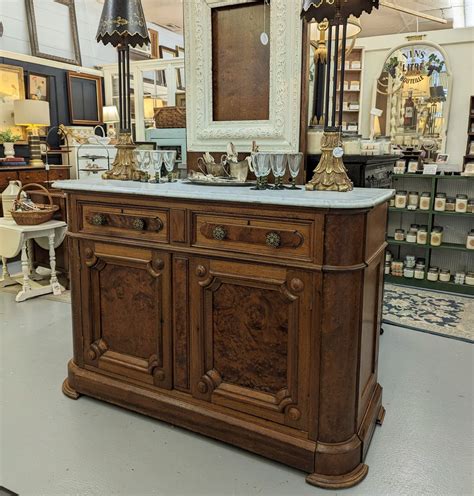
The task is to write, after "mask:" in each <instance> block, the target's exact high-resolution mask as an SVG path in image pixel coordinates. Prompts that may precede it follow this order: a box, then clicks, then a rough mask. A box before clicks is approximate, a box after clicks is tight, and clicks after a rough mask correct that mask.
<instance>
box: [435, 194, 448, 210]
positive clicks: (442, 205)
mask: <svg viewBox="0 0 474 496" xmlns="http://www.w3.org/2000/svg"><path fill="white" fill-rule="evenodd" d="M434 209H435V210H436V212H444V211H445V209H446V194H445V193H436V197H435V202H434Z"/></svg>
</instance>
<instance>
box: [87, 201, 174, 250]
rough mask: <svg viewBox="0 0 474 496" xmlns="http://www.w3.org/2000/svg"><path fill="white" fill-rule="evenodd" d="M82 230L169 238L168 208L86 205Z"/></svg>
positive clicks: (140, 236)
mask: <svg viewBox="0 0 474 496" xmlns="http://www.w3.org/2000/svg"><path fill="white" fill-rule="evenodd" d="M81 217H82V218H81V226H80V229H81V231H82V232H87V233H93V234H103V235H106V236H118V237H123V238H133V239H146V240H149V241H158V242H161V243H167V242H168V230H169V228H168V226H169V220H168V211H167V210H158V209H156V210H155V209H141V208H130V207H124V208H120V207H112V206H107V205H87V204H85V205H82V216H81Z"/></svg>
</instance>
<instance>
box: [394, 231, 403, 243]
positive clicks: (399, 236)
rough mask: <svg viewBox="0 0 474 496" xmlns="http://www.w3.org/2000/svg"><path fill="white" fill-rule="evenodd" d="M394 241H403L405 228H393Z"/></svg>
mask: <svg viewBox="0 0 474 496" xmlns="http://www.w3.org/2000/svg"><path fill="white" fill-rule="evenodd" d="M393 237H394V239H395V241H405V229H395V234H394V236H393Z"/></svg>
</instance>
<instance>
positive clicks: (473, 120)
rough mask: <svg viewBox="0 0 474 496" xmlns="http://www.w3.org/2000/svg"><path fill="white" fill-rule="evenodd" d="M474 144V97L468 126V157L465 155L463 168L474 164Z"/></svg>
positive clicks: (471, 102)
mask: <svg viewBox="0 0 474 496" xmlns="http://www.w3.org/2000/svg"><path fill="white" fill-rule="evenodd" d="M472 143H474V96H471V99H470V103H469V118H468V124H467V145H466V155H464V161H463V168H464V166H465V165H466V164H467V163H469V162H474V154H473V153H472V149H471V144H472Z"/></svg>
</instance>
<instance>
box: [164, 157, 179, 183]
mask: <svg viewBox="0 0 474 496" xmlns="http://www.w3.org/2000/svg"><path fill="white" fill-rule="evenodd" d="M162 154H163V160H164V161H165V168H166V171H167V172H168V182H169V183H171V182H174V181H173V169H174V164H175V163H176V150H166V151H163V152H162Z"/></svg>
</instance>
